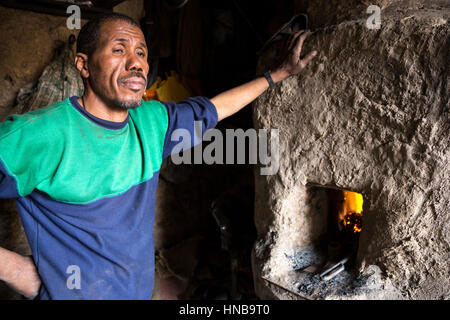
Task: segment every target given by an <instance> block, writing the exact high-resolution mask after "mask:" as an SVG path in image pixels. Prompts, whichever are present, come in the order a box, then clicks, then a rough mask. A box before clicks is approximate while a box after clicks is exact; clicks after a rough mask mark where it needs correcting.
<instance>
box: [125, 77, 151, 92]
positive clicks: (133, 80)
mask: <svg viewBox="0 0 450 320" xmlns="http://www.w3.org/2000/svg"><path fill="white" fill-rule="evenodd" d="M119 84H120V85H121V86H123V87H125V88H128V89H130V90H132V91H134V92H138V91H141V90H143V89H145V86H146V84H147V83H146V81H145V80H144V79H142V78H141V77H130V78H127V79H125V80H120V81H119Z"/></svg>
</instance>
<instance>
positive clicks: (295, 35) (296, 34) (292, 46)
mask: <svg viewBox="0 0 450 320" xmlns="http://www.w3.org/2000/svg"><path fill="white" fill-rule="evenodd" d="M304 32H305V30H300V31H298V32H296V33H294V34H292V36H291V40H290V41H289V46H288V50H292V49H293V48H294V44H295V42H296V41H297V39H298V37H300V36H301V34H302V33H304Z"/></svg>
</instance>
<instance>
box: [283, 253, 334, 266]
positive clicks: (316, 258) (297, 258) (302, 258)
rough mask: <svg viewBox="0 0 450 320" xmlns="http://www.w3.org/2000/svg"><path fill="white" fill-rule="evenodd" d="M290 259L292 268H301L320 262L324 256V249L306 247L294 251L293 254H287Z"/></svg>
mask: <svg viewBox="0 0 450 320" xmlns="http://www.w3.org/2000/svg"><path fill="white" fill-rule="evenodd" d="M287 258H288V259H289V260H290V261H291V263H292V267H293V269H294V270H302V269H304V268H306V267H309V266H311V265H313V264H316V263H321V262H322V261H324V260H325V258H326V253H325V251H324V250H320V249H317V248H307V249H304V250H302V251H300V252H297V253H295V254H294V255H293V256H287Z"/></svg>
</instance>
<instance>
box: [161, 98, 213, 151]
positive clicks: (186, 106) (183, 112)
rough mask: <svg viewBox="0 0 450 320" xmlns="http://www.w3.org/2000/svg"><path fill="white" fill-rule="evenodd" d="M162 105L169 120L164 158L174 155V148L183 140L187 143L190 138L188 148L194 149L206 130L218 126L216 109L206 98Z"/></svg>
mask: <svg viewBox="0 0 450 320" xmlns="http://www.w3.org/2000/svg"><path fill="white" fill-rule="evenodd" d="M162 104H163V105H164V106H165V108H166V110H167V114H168V118H169V119H168V120H169V121H168V127H167V132H166V136H165V141H164V149H163V158H166V157H168V156H170V155H171V154H172V153H173V149H174V147H175V146H176V145H178V144H179V143H180V140H181V139H184V140H185V141H184V142H186V139H188V138H189V145H188V147H193V146H195V145H197V144H198V143H200V142H201V140H202V138H203V135H204V134H205V131H206V130H208V129H212V128H214V127H215V126H216V125H217V122H218V115H217V110H216V107H215V106H214V104H213V103H212V102H211V100H210V99H208V98H206V97H193V98H188V99H186V100H184V101H182V102H179V103H175V102H162ZM182 137H183V138H182ZM183 149H187V148H183Z"/></svg>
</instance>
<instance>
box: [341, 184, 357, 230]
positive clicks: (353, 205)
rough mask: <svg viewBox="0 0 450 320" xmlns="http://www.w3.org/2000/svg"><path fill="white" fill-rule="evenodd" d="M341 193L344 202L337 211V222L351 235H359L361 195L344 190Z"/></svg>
mask: <svg viewBox="0 0 450 320" xmlns="http://www.w3.org/2000/svg"><path fill="white" fill-rule="evenodd" d="M342 193H343V197H344V201H343V202H342V205H341V208H340V209H339V221H340V222H341V223H342V224H343V225H344V227H345V228H348V229H350V230H352V231H353V233H359V232H361V230H362V215H363V214H362V206H363V197H362V194H360V193H356V192H351V191H346V190H344V191H342Z"/></svg>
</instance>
